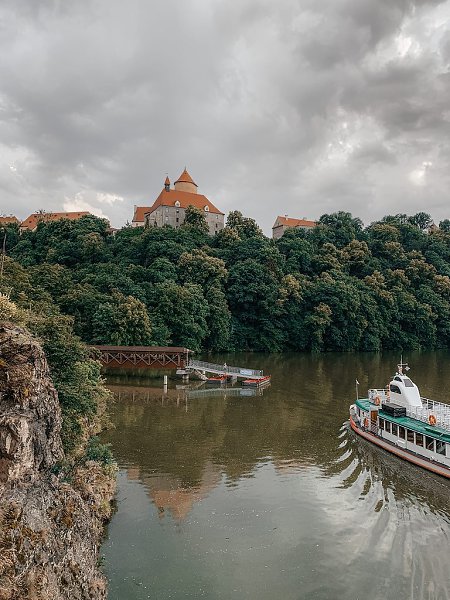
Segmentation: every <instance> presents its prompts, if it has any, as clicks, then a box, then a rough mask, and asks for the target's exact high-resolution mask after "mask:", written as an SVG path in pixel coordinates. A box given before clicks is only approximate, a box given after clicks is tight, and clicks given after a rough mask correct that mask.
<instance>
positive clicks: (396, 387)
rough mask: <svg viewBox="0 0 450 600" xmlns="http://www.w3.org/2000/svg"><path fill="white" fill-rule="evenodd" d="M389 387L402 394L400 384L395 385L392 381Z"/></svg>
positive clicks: (395, 392)
mask: <svg viewBox="0 0 450 600" xmlns="http://www.w3.org/2000/svg"><path fill="white" fill-rule="evenodd" d="M389 389H390V390H391V392H394V394H401V391H400V388H399V387H398V385H393V384H392V383H391V384H390V385H389Z"/></svg>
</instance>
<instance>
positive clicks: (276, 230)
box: [272, 215, 317, 240]
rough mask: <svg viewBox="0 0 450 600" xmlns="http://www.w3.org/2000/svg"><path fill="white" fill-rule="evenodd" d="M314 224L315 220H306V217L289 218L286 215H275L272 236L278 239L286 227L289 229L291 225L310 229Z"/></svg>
mask: <svg viewBox="0 0 450 600" xmlns="http://www.w3.org/2000/svg"><path fill="white" fill-rule="evenodd" d="M316 225H317V223H316V221H308V220H307V219H291V218H289V217H288V216H287V215H286V216H284V217H277V218H276V221H275V223H274V224H273V227H272V238H273V239H274V240H277V239H279V238H280V237H281V236H282V235H283V233H284V232H285V231H286V229H290V228H291V227H296V228H299V229H307V230H310V229H312V228H313V227H315V226H316Z"/></svg>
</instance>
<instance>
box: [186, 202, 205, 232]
mask: <svg viewBox="0 0 450 600" xmlns="http://www.w3.org/2000/svg"><path fill="white" fill-rule="evenodd" d="M183 226H185V227H192V228H193V229H197V230H198V231H200V232H201V233H205V234H207V233H208V232H209V227H208V223H207V222H206V217H205V214H204V213H203V212H202V211H201V210H200V209H199V208H197V207H196V206H192V205H190V206H188V207H187V208H186V213H185V217H184V223H183Z"/></svg>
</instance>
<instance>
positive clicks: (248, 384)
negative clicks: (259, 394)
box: [242, 375, 270, 387]
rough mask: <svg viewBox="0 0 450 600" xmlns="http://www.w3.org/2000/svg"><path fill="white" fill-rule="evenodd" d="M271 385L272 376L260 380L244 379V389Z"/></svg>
mask: <svg viewBox="0 0 450 600" xmlns="http://www.w3.org/2000/svg"><path fill="white" fill-rule="evenodd" d="M269 383H270V375H266V376H265V377H260V378H259V379H244V381H243V382H242V385H243V386H244V387H263V386H265V385H267V384H269Z"/></svg>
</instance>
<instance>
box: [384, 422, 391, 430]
mask: <svg viewBox="0 0 450 600" xmlns="http://www.w3.org/2000/svg"><path fill="white" fill-rule="evenodd" d="M384 428H385V430H386V431H387V432H388V433H391V423H390V422H389V421H385V422H384Z"/></svg>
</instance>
